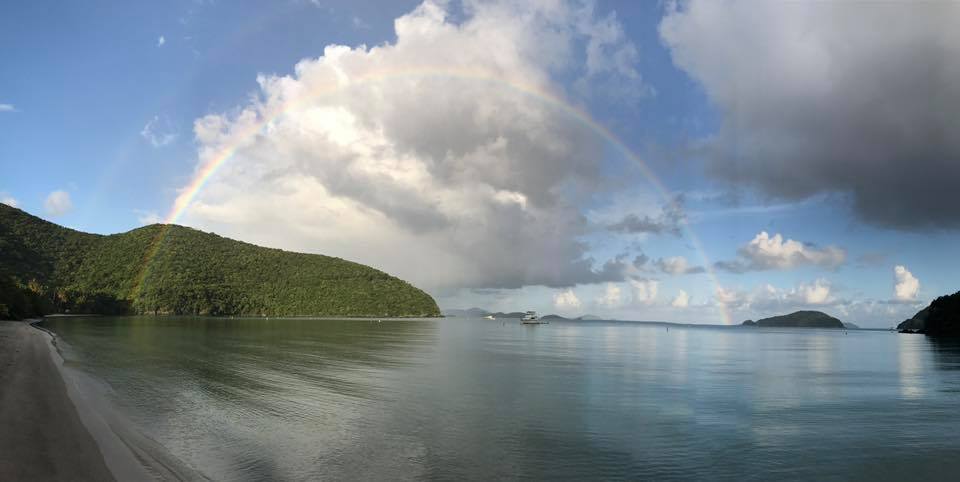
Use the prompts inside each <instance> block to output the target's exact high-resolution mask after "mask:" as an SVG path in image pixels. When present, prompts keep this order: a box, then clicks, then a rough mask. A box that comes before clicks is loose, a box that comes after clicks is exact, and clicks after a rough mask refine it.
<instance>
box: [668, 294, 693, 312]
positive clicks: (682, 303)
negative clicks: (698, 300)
mask: <svg viewBox="0 0 960 482" xmlns="http://www.w3.org/2000/svg"><path fill="white" fill-rule="evenodd" d="M689 305H690V295H688V294H687V292H686V291H683V290H680V292H678V293H677V296H676V297H674V298H673V301H671V302H670V306H672V307H674V308H686V307H687V306H689Z"/></svg>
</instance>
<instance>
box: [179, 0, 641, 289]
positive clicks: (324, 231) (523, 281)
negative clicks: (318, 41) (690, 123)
mask: <svg viewBox="0 0 960 482" xmlns="http://www.w3.org/2000/svg"><path fill="white" fill-rule="evenodd" d="M447 8H448V7H447V5H446V4H445V3H433V2H429V1H428V2H425V3H423V4H422V5H420V6H419V7H418V8H416V9H415V10H414V11H413V12H410V13H409V14H406V15H404V16H402V17H400V18H398V19H396V21H395V30H396V37H397V40H396V42H395V43H392V44H382V45H379V46H376V47H372V48H367V47H365V46H358V47H355V48H350V47H345V46H337V45H331V46H328V47H326V48H325V50H324V53H323V55H322V56H320V57H319V58H315V59H306V60H302V61H300V62H299V63H298V64H297V65H296V66H295V68H294V69H293V72H294V73H293V74H291V75H289V76H273V75H262V76H260V77H259V78H258V83H259V92H258V93H257V95H255V96H253V100H251V101H250V103H249V104H247V105H244V106H241V107H238V108H237V109H235V110H233V111H231V112H229V113H225V114H214V115H208V116H206V117H203V118H201V119H199V120H197V121H196V122H195V126H194V132H195V135H196V139H197V142H198V144H199V162H200V164H201V165H203V164H205V163H207V162H210V161H211V160H212V159H215V158H217V157H218V156H220V155H221V154H222V153H223V152H232V153H233V154H232V156H231V158H230V161H229V162H228V163H227V164H225V165H224V166H223V167H222V168H221V169H219V170H218V171H217V174H216V175H215V176H214V177H213V178H211V180H210V181H209V182H208V183H207V187H206V189H205V190H204V191H202V192H201V193H199V195H198V196H197V197H196V199H195V201H194V203H193V204H192V205H191V206H190V207H189V209H188V210H187V212H186V214H185V216H184V218H183V219H184V220H185V222H188V223H190V224H192V225H195V226H201V227H204V228H206V229H213V230H217V231H219V232H223V233H225V234H228V235H231V236H235V237H239V238H241V239H245V240H249V241H253V242H258V243H263V244H267V245H271V246H278V247H285V248H289V249H298V250H307V251H313V252H322V253H325V254H330V255H335V256H340V257H344V258H348V259H354V260H358V261H362V262H364V263H368V264H372V265H374V266H377V267H379V268H381V269H385V270H387V271H389V272H391V273H393V274H396V275H398V276H401V277H403V278H405V279H408V280H411V281H413V282H414V283H416V284H418V285H420V286H423V287H425V288H427V289H441V288H444V289H455V288H463V287H467V288H517V287H520V286H524V285H545V286H552V287H567V286H572V285H575V284H578V283H596V282H604V281H615V280H623V279H624V274H623V272H624V270H625V269H627V268H629V262H628V261H627V260H626V258H623V259H618V260H611V261H609V262H603V261H604V260H594V259H591V258H589V257H588V256H587V255H586V252H587V250H588V246H587V245H586V244H585V242H584V241H582V239H581V237H582V236H583V235H584V234H585V233H586V232H587V228H588V226H587V224H588V223H587V221H586V219H585V216H584V214H583V212H582V211H581V209H580V207H579V206H582V205H583V204H584V201H585V200H586V198H588V197H590V196H591V195H592V194H591V193H593V192H599V191H600V190H601V189H604V186H605V185H606V181H605V179H604V178H603V176H602V175H601V170H600V165H599V163H600V160H601V159H602V158H603V146H602V144H601V141H600V140H599V139H597V138H595V137H594V136H593V135H591V134H590V133H589V132H588V131H587V130H586V129H584V128H583V126H582V125H580V124H579V123H578V121H576V120H575V119H573V118H571V117H570V116H569V115H567V114H565V113H564V112H563V109H558V108H556V107H555V106H554V105H552V104H551V103H549V102H544V101H543V100H541V99H538V98H536V96H531V95H527V94H521V93H520V92H518V91H517V89H515V88H512V87H510V86H511V85H524V86H527V87H525V89H528V90H529V89H532V90H535V91H544V92H550V93H552V95H557V96H564V95H569V94H565V93H564V92H563V89H562V88H560V87H558V85H557V82H555V81H554V80H553V79H555V78H560V77H561V76H565V75H576V73H577V72H581V71H584V69H585V67H584V64H585V62H586V58H587V56H588V54H587V53H586V52H585V51H584V49H585V45H588V44H589V43H590V39H591V35H593V33H591V32H593V30H591V29H590V28H588V27H589V26H590V25H592V24H596V23H598V22H600V23H603V22H610V21H611V19H609V18H607V17H604V18H602V19H599V20H598V19H597V18H592V17H590V16H589V15H591V12H592V11H591V10H589V9H587V10H584V9H583V8H582V5H581V4H569V3H564V2H547V3H525V2H520V3H512V2H504V3H500V2H489V3H488V2H483V3H472V2H471V3H467V4H466V5H465V6H464V12H463V14H462V15H460V14H458V15H456V17H457V20H456V21H455V20H452V19H451V15H450V14H449V12H448V11H447ZM598 28H599V27H598ZM623 42H626V40H623ZM611 48H612V47H611ZM384 72H387V73H389V75H388V76H387V77H383V76H382V73H384ZM614 73H615V72H614Z"/></svg>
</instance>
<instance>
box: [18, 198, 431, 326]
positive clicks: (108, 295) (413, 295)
mask: <svg viewBox="0 0 960 482" xmlns="http://www.w3.org/2000/svg"><path fill="white" fill-rule="evenodd" d="M50 312H72V313H102V314H130V313H136V314H202V315H265V316H438V315H439V309H438V308H437V304H436V302H435V301H434V300H433V298H431V297H430V295H428V294H427V293H425V292H423V291H421V290H419V289H417V288H416V287H414V286H412V285H410V284H409V283H407V282H405V281H403V280H400V279H397V278H395V277H393V276H390V275H388V274H386V273H383V272H381V271H378V270H375V269H373V268H370V267H367V266H364V265H361V264H357V263H352V262H350V261H345V260H343V259H340V258H332V257H329V256H322V255H316V254H301V253H292V252H288V251H282V250H279V249H269V248H263V247H259V246H254V245H252V244H248V243H243V242H240V241H234V240H232V239H227V238H224V237H221V236H217V235H216V234H212V233H204V232H201V231H197V230H195V229H191V228H187V227H183V226H177V225H160V224H154V225H151V226H145V227H142V228H139V229H134V230H132V231H128V232H126V233H121V234H113V235H109V236H102V235H96V234H88V233H82V232H79V231H74V230H72V229H68V228H64V227H62V226H59V225H56V224H53V223H50V222H48V221H44V220H43V219H40V218H38V217H35V216H32V215H30V214H28V213H26V212H24V211H21V210H19V209H16V208H12V207H10V206H7V205H4V204H0V318H5V317H26V316H33V315H35V314H37V313H50Z"/></svg>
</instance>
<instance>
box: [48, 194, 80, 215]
mask: <svg viewBox="0 0 960 482" xmlns="http://www.w3.org/2000/svg"><path fill="white" fill-rule="evenodd" d="M43 208H44V209H45V210H46V212H47V214H48V215H50V216H63V215H64V214H67V213H68V212H70V210H71V209H73V202H72V201H71V200H70V193H68V192H66V191H53V192H51V193H50V194H49V195H48V196H47V199H46V201H44V202H43Z"/></svg>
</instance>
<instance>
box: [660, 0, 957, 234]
mask: <svg viewBox="0 0 960 482" xmlns="http://www.w3.org/2000/svg"><path fill="white" fill-rule="evenodd" d="M957 25H960V3H956V2H919V3H918V2H873V3H870V4H864V3H861V2H786V3H784V2H754V1H731V2H716V1H713V0H690V1H682V2H677V3H675V4H672V7H671V8H669V9H668V12H667V14H666V15H665V17H664V18H663V20H662V21H661V24H660V35H661V38H662V40H663V42H664V43H665V45H666V46H667V47H668V48H669V49H670V51H671V54H672V57H673V61H674V63H675V64H676V65H677V66H678V67H679V68H681V69H683V70H684V71H686V72H687V73H689V74H690V76H691V77H692V78H694V79H695V80H697V81H699V82H700V83H701V84H702V85H703V87H704V89H705V91H706V93H707V94H708V95H709V97H710V99H711V100H712V101H713V102H714V103H715V104H716V106H717V107H718V108H719V111H720V113H721V114H722V126H721V128H720V131H719V132H718V133H717V135H716V136H713V137H712V138H711V140H710V141H708V143H707V147H708V149H709V153H710V157H711V161H710V164H709V168H710V172H712V173H713V174H715V175H717V176H719V177H720V178H722V179H726V180H728V181H732V182H734V183H743V184H747V185H753V186H756V187H758V188H759V189H760V190H761V191H762V192H764V193H766V194H767V195H772V196H775V197H779V198H783V199H792V200H797V199H802V198H806V197H809V196H812V195H815V194H817V193H822V192H826V193H844V194H845V195H849V197H850V199H851V200H852V206H853V208H854V210H855V212H856V213H857V214H858V215H859V216H860V217H861V218H862V219H864V220H866V221H868V222H871V223H875V224H877V225H882V226H889V227H895V228H905V229H924V228H930V227H935V228H952V229H956V228H960V210H958V209H956V206H955V203H954V202H952V199H953V198H954V197H955V190H956V186H957V184H958V183H960V162H957V160H958V159H960V123H958V122H956V119H955V117H956V115H955V113H956V112H958V111H960V82H957V81H956V79H958V78H960V29H958V28H957Z"/></svg>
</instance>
